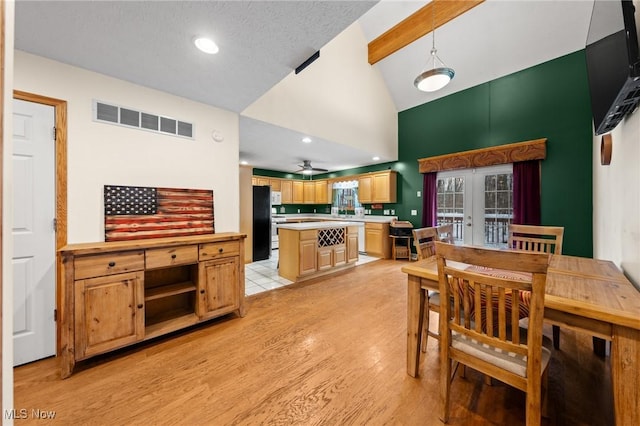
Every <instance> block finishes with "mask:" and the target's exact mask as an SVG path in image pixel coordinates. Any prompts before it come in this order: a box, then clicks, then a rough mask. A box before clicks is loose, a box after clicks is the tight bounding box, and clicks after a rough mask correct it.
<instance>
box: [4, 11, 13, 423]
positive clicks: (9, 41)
mask: <svg viewBox="0 0 640 426" xmlns="http://www.w3.org/2000/svg"><path fill="white" fill-rule="evenodd" d="M3 4H4V7H5V17H4V18H5V19H4V23H5V34H4V54H5V57H4V65H5V67H4V82H3V84H4V107H3V117H2V119H3V134H2V141H3V147H2V149H3V153H2V161H3V164H2V205H3V206H5V207H4V208H3V211H2V229H3V231H2V413H3V415H2V424H5V425H12V424H13V420H12V419H5V416H4V413H5V410H9V409H11V408H13V315H11V313H13V267H12V263H13V262H12V253H13V239H12V238H11V229H12V228H13V209H12V208H6V206H12V205H13V192H12V191H13V182H12V175H13V169H12V167H11V160H12V158H11V152H12V151H13V149H12V144H11V139H12V135H13V128H12V124H13V109H12V107H11V105H12V103H11V99H12V98H13V28H14V25H13V16H14V3H13V2H9V1H8V2H4V3H3Z"/></svg>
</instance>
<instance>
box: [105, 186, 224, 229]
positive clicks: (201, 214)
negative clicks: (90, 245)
mask: <svg viewBox="0 0 640 426" xmlns="http://www.w3.org/2000/svg"><path fill="white" fill-rule="evenodd" d="M214 233H215V229H214V215H213V191H212V190H206V189H179V188H150V187H140V186H116V185H105V187H104V236H105V241H125V240H139V239H145V238H161V237H178V236H184V235H202V234H214Z"/></svg>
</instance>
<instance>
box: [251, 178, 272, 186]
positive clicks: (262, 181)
mask: <svg viewBox="0 0 640 426" xmlns="http://www.w3.org/2000/svg"><path fill="white" fill-rule="evenodd" d="M251 183H252V184H253V185H254V186H269V185H271V181H270V180H269V178H266V177H260V176H258V177H256V176H254V177H253V178H251Z"/></svg>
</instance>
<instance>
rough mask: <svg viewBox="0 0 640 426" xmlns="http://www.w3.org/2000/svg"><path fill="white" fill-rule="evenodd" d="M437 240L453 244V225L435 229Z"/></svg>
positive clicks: (449, 224) (448, 224)
mask: <svg viewBox="0 0 640 426" xmlns="http://www.w3.org/2000/svg"><path fill="white" fill-rule="evenodd" d="M437 232H438V239H439V240H440V241H442V242H445V243H449V244H453V243H454V241H453V223H447V224H446V225H440V226H438V227H437Z"/></svg>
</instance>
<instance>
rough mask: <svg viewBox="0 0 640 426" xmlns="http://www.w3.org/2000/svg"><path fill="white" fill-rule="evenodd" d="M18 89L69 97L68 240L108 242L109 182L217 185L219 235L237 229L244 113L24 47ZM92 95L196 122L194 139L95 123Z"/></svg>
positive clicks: (18, 62)
mask: <svg viewBox="0 0 640 426" xmlns="http://www.w3.org/2000/svg"><path fill="white" fill-rule="evenodd" d="M14 88H15V89H17V90H22V91H26V92H31V93H35V94H39V95H44V96H48V97H52V98H57V99H63V100H66V101H67V108H68V109H67V116H68V145H67V146H68V157H67V158H68V241H69V243H78V242H93V241H103V240H104V205H103V186H104V185H109V184H110V185H131V186H156V187H170V188H197V189H213V194H214V212H215V229H216V232H226V231H238V230H239V219H238V209H239V188H238V167H239V165H238V161H239V128H238V114H236V113H233V112H229V111H225V110H221V109H218V108H214V107H210V106H207V105H204V104H200V103H197V102H193V101H189V100H186V99H184V98H180V97H177V96H173V95H170V94H167V93H163V92H160V91H157V90H152V89H148V88H145V87H142V86H137V85H134V84H131V83H127V82H125V81H122V80H118V79H115V78H111V77H107V76H105V75H102V74H98V73H94V72H90V71H87V70H83V69H81V68H77V67H72V66H69V65H65V64H62V63H60V62H55V61H51V60H48V59H45V58H42V57H39V56H34V55H31V54H28V53H25V52H21V51H16V52H15V78H14ZM93 99H97V100H101V101H104V102H107V103H111V104H115V105H120V106H124V107H130V108H133V109H138V110H141V111H145V112H149V113H155V114H159V115H164V116H169V117H173V118H176V119H179V120H182V121H187V122H191V123H194V131H195V133H194V134H195V138H194V140H190V139H184V138H179V137H175V136H169V135H162V134H158V133H153V132H148V131H143V130H137V129H128V128H126V127H120V126H115V125H110V124H104V123H98V122H94V121H93V120H92V100H93ZM214 129H216V130H218V131H220V132H222V134H223V135H224V141H223V142H222V143H218V142H214V141H213V139H212V137H211V134H212V132H213V130H214Z"/></svg>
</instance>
